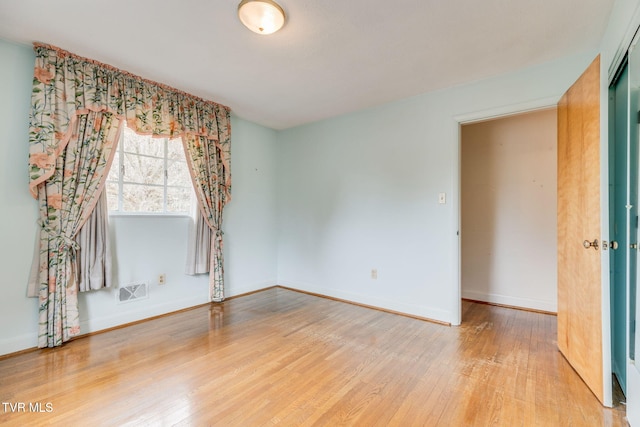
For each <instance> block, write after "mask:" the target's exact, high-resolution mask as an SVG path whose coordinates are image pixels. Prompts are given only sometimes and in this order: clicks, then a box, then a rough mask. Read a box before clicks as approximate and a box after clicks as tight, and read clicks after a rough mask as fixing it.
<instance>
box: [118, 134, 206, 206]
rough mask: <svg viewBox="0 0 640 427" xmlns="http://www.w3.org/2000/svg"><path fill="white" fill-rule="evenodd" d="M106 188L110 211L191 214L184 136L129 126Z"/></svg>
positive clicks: (121, 141) (190, 185) (190, 194)
mask: <svg viewBox="0 0 640 427" xmlns="http://www.w3.org/2000/svg"><path fill="white" fill-rule="evenodd" d="M106 190H107V199H108V203H109V212H110V213H133V214H135V213H142V214H188V213H189V212H190V209H191V203H192V200H193V198H194V196H193V185H192V184H191V177H190V176H189V170H188V168H187V162H186V159H185V157H184V149H183V148H182V140H181V139H180V138H176V139H168V138H152V137H151V136H148V135H138V134H136V133H135V132H134V131H132V130H130V129H129V128H127V127H126V126H125V127H124V134H123V136H122V138H121V139H120V143H119V144H118V151H117V152H116V154H115V156H114V159H113V164H112V165H111V170H110V171H109V176H108V177H107V187H106Z"/></svg>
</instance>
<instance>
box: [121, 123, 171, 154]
mask: <svg viewBox="0 0 640 427" xmlns="http://www.w3.org/2000/svg"><path fill="white" fill-rule="evenodd" d="M123 142H124V147H123V148H124V151H126V152H128V153H135V154H144V155H147V156H155V157H164V138H151V136H149V135H138V134H137V133H135V132H134V131H132V130H131V129H129V128H127V127H125V128H124V139H123Z"/></svg>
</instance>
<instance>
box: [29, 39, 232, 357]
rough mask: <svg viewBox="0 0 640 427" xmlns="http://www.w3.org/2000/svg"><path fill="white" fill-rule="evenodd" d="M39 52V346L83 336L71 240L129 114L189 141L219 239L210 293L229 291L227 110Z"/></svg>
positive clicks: (34, 174) (51, 51)
mask: <svg viewBox="0 0 640 427" xmlns="http://www.w3.org/2000/svg"><path fill="white" fill-rule="evenodd" d="M34 51H35V54H36V62H35V69H34V79H33V89H32V103H31V115H30V120H31V123H30V133H29V144H30V148H29V177H30V182H29V189H30V191H31V194H32V195H33V196H34V197H36V198H38V200H39V201H40V222H41V226H42V232H41V236H42V238H41V240H40V248H41V258H42V259H45V261H46V260H48V261H46V262H47V263H48V264H45V263H44V262H42V263H41V265H40V268H39V277H40V280H39V285H38V286H39V291H38V295H39V296H40V337H41V339H40V340H39V346H40V347H44V346H55V345H60V344H61V343H62V342H64V341H66V340H68V339H69V338H70V337H72V336H74V335H76V334H78V333H79V324H78V322H77V312H78V310H77V298H76V297H75V292H76V290H77V280H76V279H75V277H74V274H75V272H77V266H76V265H75V264H76V260H75V251H76V246H77V244H76V243H75V241H74V240H73V238H74V237H75V235H76V234H77V232H78V229H79V228H80V227H81V226H82V225H83V223H84V221H86V219H87V217H88V216H89V215H90V214H91V211H92V210H93V207H94V206H95V202H96V199H97V197H98V196H99V194H100V192H101V190H102V187H103V185H104V180H105V179H106V173H107V171H108V167H109V164H110V161H111V158H112V155H113V153H114V152H113V146H114V145H115V144H116V142H117V135H118V127H119V126H120V125H121V124H122V122H123V121H126V124H127V126H128V127H130V128H131V129H133V130H134V131H136V132H138V133H140V134H147V135H153V136H157V137H169V138H175V137H178V136H180V137H182V139H183V141H187V142H184V146H185V150H187V158H188V159H190V161H189V165H190V171H191V174H192V179H193V182H194V185H195V186H196V194H197V195H198V199H199V201H200V203H201V204H202V205H203V211H204V209H207V212H206V216H205V217H206V218H207V219H208V221H207V223H208V225H209V227H211V228H212V230H213V232H214V234H215V236H216V239H215V240H216V243H215V251H214V253H212V264H213V265H214V266H215V267H216V268H215V270H212V273H211V278H210V285H211V288H212V291H211V294H212V295H216V296H217V297H216V298H215V300H220V299H221V298H223V294H222V293H221V290H222V289H224V286H223V282H222V252H221V251H222V231H221V230H220V226H221V218H222V208H223V207H224V205H225V204H226V203H227V202H228V201H229V200H230V190H231V170H230V167H229V165H230V139H231V138H230V112H229V109H228V108H227V107H224V106H222V105H219V104H216V103H214V102H210V101H205V100H203V99H200V98H197V97H194V96H192V95H189V94H186V93H184V92H181V91H178V90H175V89H172V88H170V87H167V86H164V85H161V84H158V83H154V82H151V81H148V80H144V79H142V78H140V77H137V76H134V75H132V74H129V73H126V72H124V71H121V70H118V69H116V68H114V67H111V66H108V65H105V64H101V63H98V62H96V61H92V60H90V59H86V58H82V57H79V56H76V55H73V54H71V53H69V52H67V51H64V50H61V49H58V48H56V47H53V46H48V45H44V44H39V43H37V44H34ZM188 141H191V143H189V142H188ZM194 141H198V142H197V143H196V142H194ZM198 145H200V146H203V148H202V149H199V147H198ZM213 147H215V149H214V148H213ZM212 151H214V153H212ZM89 153H93V154H92V155H91V157H90V158H88V157H86V156H89V155H90V154H89ZM206 162H215V163H213V164H209V165H206V164H205V163H206ZM206 174H209V175H206ZM204 206H206V208H204ZM203 213H204V212H203ZM45 242H46V245H45V244H44V243H45ZM212 246H213V245H212ZM42 251H47V253H48V254H47V256H44V254H43V253H42ZM214 271H215V272H216V273H215V274H214ZM63 291H64V292H63ZM45 297H46V298H45Z"/></svg>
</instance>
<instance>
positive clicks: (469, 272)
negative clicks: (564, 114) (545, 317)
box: [460, 107, 557, 320]
mask: <svg viewBox="0 0 640 427" xmlns="http://www.w3.org/2000/svg"><path fill="white" fill-rule="evenodd" d="M460 135H461V139H460V141H461V142H460V217H461V220H460V222H461V234H460V238H461V241H460V248H461V250H460V252H461V254H460V256H461V262H460V274H461V277H460V283H461V296H462V299H470V300H475V301H482V302H487V303H492V304H498V305H505V306H511V307H517V308H523V309H529V310H535V311H542V312H549V313H555V312H556V310H557V250H556V248H557V209H556V206H557V111H556V108H555V107H550V108H546V109H542V110H535V111H531V112H525V113H520V114H517V115H510V116H506V117H500V118H496V119H492V120H486V121H481V122H473V123H470V124H462V126H461V130H460ZM462 320H464V319H462Z"/></svg>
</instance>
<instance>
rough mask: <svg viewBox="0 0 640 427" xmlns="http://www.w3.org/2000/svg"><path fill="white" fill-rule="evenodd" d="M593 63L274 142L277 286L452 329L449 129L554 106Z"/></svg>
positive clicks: (532, 72) (541, 71)
mask: <svg viewBox="0 0 640 427" xmlns="http://www.w3.org/2000/svg"><path fill="white" fill-rule="evenodd" d="M596 54H597V52H595V51H592V52H585V53H583V54H580V55H576V56H572V57H567V58H563V59H561V60H558V61H555V62H552V63H548V64H545V65H542V66H538V67H534V68H530V69H526V70H522V71H519V72H516V73H513V74H509V75H506V76H501V77H498V78H493V79H489V80H485V81H481V82H477V83H474V84H469V85H465V86H460V87H455V88H451V89H447V90H442V91H438V92H434V93H428V94H424V95H420V96H416V97H412V98H409V99H404V100H401V101H398V102H394V103H390V104H386V105H383V106H380V107H378V108H373V109H369V110H365V111H360V112H356V113H353V114H348V115H344V116H341V117H337V118H333V119H328V120H324V121H321V122H318V123H313V124H309V125H305V126H301V127H297V128H293V129H289V130H285V131H282V132H281V133H280V134H279V136H278V204H279V208H280V214H279V228H278V239H279V240H278V282H279V283H280V284H283V285H287V286H290V287H294V288H298V289H303V290H306V291H310V292H316V293H320V294H324V295H329V296H333V297H337V298H344V299H348V300H352V301H355V302H359V303H363V304H369V305H374V306H378V307H384V308H387V309H391V310H397V311H401V312H405V313H410V314H414V315H418V316H424V317H428V318H432V319H436V320H440V321H444V322H451V323H453V324H456V323H457V322H458V321H459V318H458V315H459V314H458V313H459V304H460V298H459V288H458V286H459V284H458V283H459V282H458V274H459V271H458V268H459V267H458V239H457V237H456V231H457V230H458V205H457V200H458V141H459V132H458V122H457V119H456V118H457V117H462V116H468V115H478V114H479V115H480V116H482V115H491V114H493V113H492V112H494V111H498V110H503V111H509V110H512V111H516V110H519V109H522V108H524V107H523V105H524V104H531V103H536V102H539V101H540V100H547V99H551V100H552V101H551V103H555V101H556V100H557V99H559V97H560V96H561V95H562V93H563V92H564V91H565V90H566V89H567V88H568V87H569V86H570V85H571V84H572V83H573V82H574V81H575V79H576V78H577V77H578V76H579V75H580V74H581V73H582V71H583V70H584V69H585V68H586V67H587V65H588V64H589V63H590V62H591V61H592V60H593V59H594V58H595V56H596ZM545 102H548V101H545ZM439 192H446V193H447V198H448V202H447V204H444V205H441V204H438V193H439ZM373 268H376V269H377V270H378V279H377V280H372V279H371V269H373Z"/></svg>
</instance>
